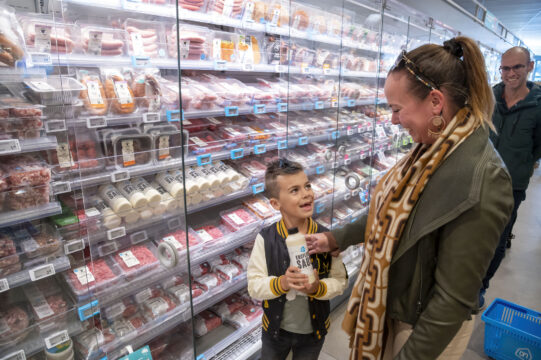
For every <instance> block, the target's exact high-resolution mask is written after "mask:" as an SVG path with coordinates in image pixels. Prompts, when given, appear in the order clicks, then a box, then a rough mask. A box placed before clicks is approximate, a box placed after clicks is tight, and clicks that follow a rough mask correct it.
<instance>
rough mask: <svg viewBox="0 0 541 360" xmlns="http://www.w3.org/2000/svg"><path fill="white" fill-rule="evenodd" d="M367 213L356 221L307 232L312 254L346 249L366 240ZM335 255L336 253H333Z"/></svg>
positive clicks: (306, 236)
mask: <svg viewBox="0 0 541 360" xmlns="http://www.w3.org/2000/svg"><path fill="white" fill-rule="evenodd" d="M366 218H367V215H363V216H361V217H360V218H359V220H357V221H355V222H354V223H350V224H347V225H346V226H344V227H342V228H340V229H336V230H333V231H331V232H324V233H318V234H306V235H305V238H306V243H307V245H308V249H309V250H310V254H318V253H325V252H330V253H334V252H335V251H338V250H340V251H343V250H346V249H347V247H348V246H351V245H355V244H359V243H362V242H364V230H365V228H366ZM333 256H334V254H333Z"/></svg>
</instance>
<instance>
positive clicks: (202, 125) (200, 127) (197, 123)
mask: <svg viewBox="0 0 541 360" xmlns="http://www.w3.org/2000/svg"><path fill="white" fill-rule="evenodd" d="M221 125H222V122H221V121H220V120H216V119H214V118H210V119H199V118H196V119H185V120H183V121H182V128H183V129H184V130H187V131H188V132H189V133H190V134H193V133H197V132H201V131H205V130H213V129H215V128H217V127H219V126H221Z"/></svg>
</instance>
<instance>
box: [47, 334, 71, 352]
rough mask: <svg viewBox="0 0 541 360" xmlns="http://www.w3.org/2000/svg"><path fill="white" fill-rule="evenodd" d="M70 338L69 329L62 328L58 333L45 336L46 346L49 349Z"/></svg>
mask: <svg viewBox="0 0 541 360" xmlns="http://www.w3.org/2000/svg"><path fill="white" fill-rule="evenodd" d="M69 339H70V337H69V334H68V331H67V330H62V331H59V332H57V333H54V334H52V335H51V336H49V337H46V338H45V346H46V347H47V349H51V348H53V347H55V346H56V345H60V344H62V343H65V342H67V341H68V340H69Z"/></svg>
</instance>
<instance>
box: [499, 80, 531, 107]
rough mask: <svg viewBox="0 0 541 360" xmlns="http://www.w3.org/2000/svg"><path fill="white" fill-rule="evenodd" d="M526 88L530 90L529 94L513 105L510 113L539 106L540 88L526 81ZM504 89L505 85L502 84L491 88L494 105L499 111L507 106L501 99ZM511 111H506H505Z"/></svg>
mask: <svg viewBox="0 0 541 360" xmlns="http://www.w3.org/2000/svg"><path fill="white" fill-rule="evenodd" d="M526 86H527V87H528V89H530V92H529V93H528V95H526V97H525V98H524V99H522V100H520V101H519V102H518V103H516V104H515V105H513V107H512V108H511V109H512V111H515V110H518V109H522V108H525V107H532V106H537V105H538V104H541V87H540V86H539V85H536V84H535V83H533V82H531V81H527V82H526ZM504 89H505V84H504V83H503V82H500V83H498V84H496V85H494V87H493V91H494V97H495V98H496V105H497V106H498V107H499V108H500V110H502V109H507V104H506V103H505V100H504V98H503V92H504ZM511 109H507V111H509V110H511Z"/></svg>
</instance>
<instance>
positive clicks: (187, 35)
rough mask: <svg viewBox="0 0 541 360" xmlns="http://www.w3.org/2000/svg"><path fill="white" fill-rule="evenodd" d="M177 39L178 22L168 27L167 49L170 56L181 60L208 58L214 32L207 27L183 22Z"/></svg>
mask: <svg viewBox="0 0 541 360" xmlns="http://www.w3.org/2000/svg"><path fill="white" fill-rule="evenodd" d="M178 31H179V34H180V36H179V37H178V39H177V24H174V25H172V26H169V27H168V29H167V33H166V35H167V49H168V54H169V57H171V58H175V59H176V58H177V57H178V52H179V51H180V59H181V60H208V59H209V58H210V54H211V51H210V47H211V46H212V39H213V33H212V32H211V31H210V30H209V29H208V28H205V27H201V26H192V25H186V24H181V25H180V26H179V29H178Z"/></svg>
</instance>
